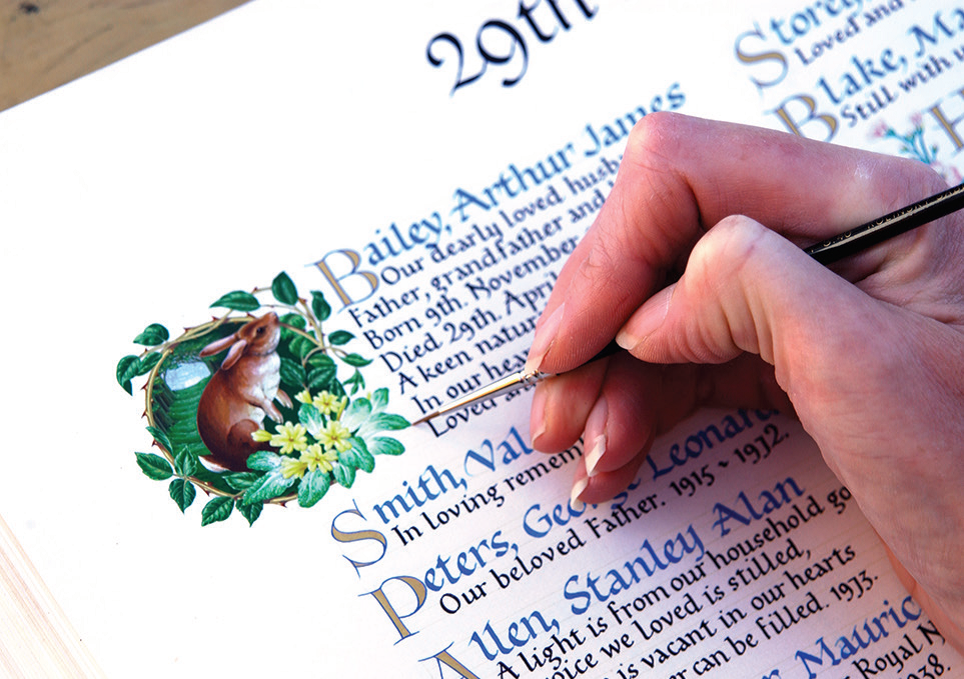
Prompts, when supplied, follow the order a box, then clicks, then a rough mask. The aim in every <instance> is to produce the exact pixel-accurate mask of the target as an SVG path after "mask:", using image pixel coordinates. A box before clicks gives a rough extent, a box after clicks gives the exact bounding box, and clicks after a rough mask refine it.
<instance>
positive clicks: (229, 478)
mask: <svg viewBox="0 0 964 679" xmlns="http://www.w3.org/2000/svg"><path fill="white" fill-rule="evenodd" d="M260 478H261V474H259V473H258V472H231V473H229V474H222V475H221V480H222V481H224V482H225V483H226V484H228V486H229V487H230V488H231V489H232V490H236V491H238V492H241V491H243V490H247V489H248V488H250V487H251V484H253V483H254V482H255V481H257V480H258V479H260Z"/></svg>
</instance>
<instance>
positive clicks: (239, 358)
mask: <svg viewBox="0 0 964 679" xmlns="http://www.w3.org/2000/svg"><path fill="white" fill-rule="evenodd" d="M280 339H281V324H280V323H279V321H278V315H277V314H275V313H274V312H271V313H268V314H265V315H264V316H262V317H261V318H256V319H254V320H252V321H248V322H247V323H245V324H244V325H243V326H241V327H240V328H239V329H238V330H237V331H236V332H235V333H234V334H233V335H229V336H227V337H225V338H223V339H219V340H217V341H215V342H212V343H211V344H209V345H207V346H206V347H204V349H202V350H201V354H200V355H201V356H213V355H214V354H217V353H219V352H221V351H224V350H225V349H227V348H228V347H230V348H231V349H230V351H228V355H227V356H225V358H224V361H222V363H221V367H220V368H219V369H218V370H217V372H215V373H214V375H212V376H211V379H210V381H209V382H208V383H207V385H206V386H205V387H204V392H203V393H202V394H201V401H200V403H199V404H198V409H197V429H198V433H199V434H200V435H201V440H202V441H204V445H205V446H207V448H208V450H210V451H211V455H210V457H209V458H208V459H209V460H211V461H212V462H214V463H216V464H217V465H219V466H221V467H224V468H226V469H230V470H233V471H246V470H247V469H248V466H247V464H246V462H247V459H248V457H249V456H250V455H251V454H252V453H254V452H255V451H257V450H262V449H264V448H266V447H267V445H266V444H259V443H257V442H256V441H254V440H253V439H252V438H251V434H252V432H254V431H256V430H257V429H259V428H260V427H261V423H262V422H264V416H265V415H267V416H268V417H270V418H271V419H272V420H274V421H275V422H280V421H281V413H280V412H279V411H278V408H277V407H276V406H275V405H274V403H273V401H274V400H275V399H277V400H278V401H279V402H280V403H281V404H282V405H284V406H285V407H290V406H291V399H290V398H289V397H288V395H287V394H286V393H284V391H282V390H281V389H279V388H278V387H279V385H280V383H281V358H280V357H279V356H278V354H277V352H276V351H275V350H276V349H277V348H278V342H279V340H280Z"/></svg>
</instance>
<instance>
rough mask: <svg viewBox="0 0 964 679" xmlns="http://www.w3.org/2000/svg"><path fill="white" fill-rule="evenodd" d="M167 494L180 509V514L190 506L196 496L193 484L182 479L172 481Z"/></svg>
mask: <svg viewBox="0 0 964 679" xmlns="http://www.w3.org/2000/svg"><path fill="white" fill-rule="evenodd" d="M167 492H168V493H170V494H171V499H172V500H174V502H175V503H176V504H177V506H178V507H180V508H181V514H183V513H184V511H185V510H186V509H187V508H188V507H190V506H191V504H192V503H193V502H194V498H195V497H196V496H197V490H196V489H195V488H194V484H193V483H191V482H190V481H185V480H184V479H174V480H173V481H171V485H170V486H168V487H167Z"/></svg>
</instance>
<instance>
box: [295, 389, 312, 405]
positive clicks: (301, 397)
mask: <svg viewBox="0 0 964 679" xmlns="http://www.w3.org/2000/svg"><path fill="white" fill-rule="evenodd" d="M295 400H296V401H301V402H302V403H305V404H309V405H310V404H311V392H310V391H308V390H307V389H305V390H304V391H299V392H298V393H297V394H295Z"/></svg>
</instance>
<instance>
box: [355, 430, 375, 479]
mask: <svg viewBox="0 0 964 679" xmlns="http://www.w3.org/2000/svg"><path fill="white" fill-rule="evenodd" d="M350 440H351V444H352V448H351V452H352V453H353V454H354V456H355V466H356V467H358V468H359V469H361V470H364V471H366V472H368V473H369V474H371V473H372V470H374V469H375V458H374V457H372V454H371V453H370V452H368V446H367V445H365V441H364V440H363V439H361V438H358V437H357V436H353V437H352V438H351V439H350Z"/></svg>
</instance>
